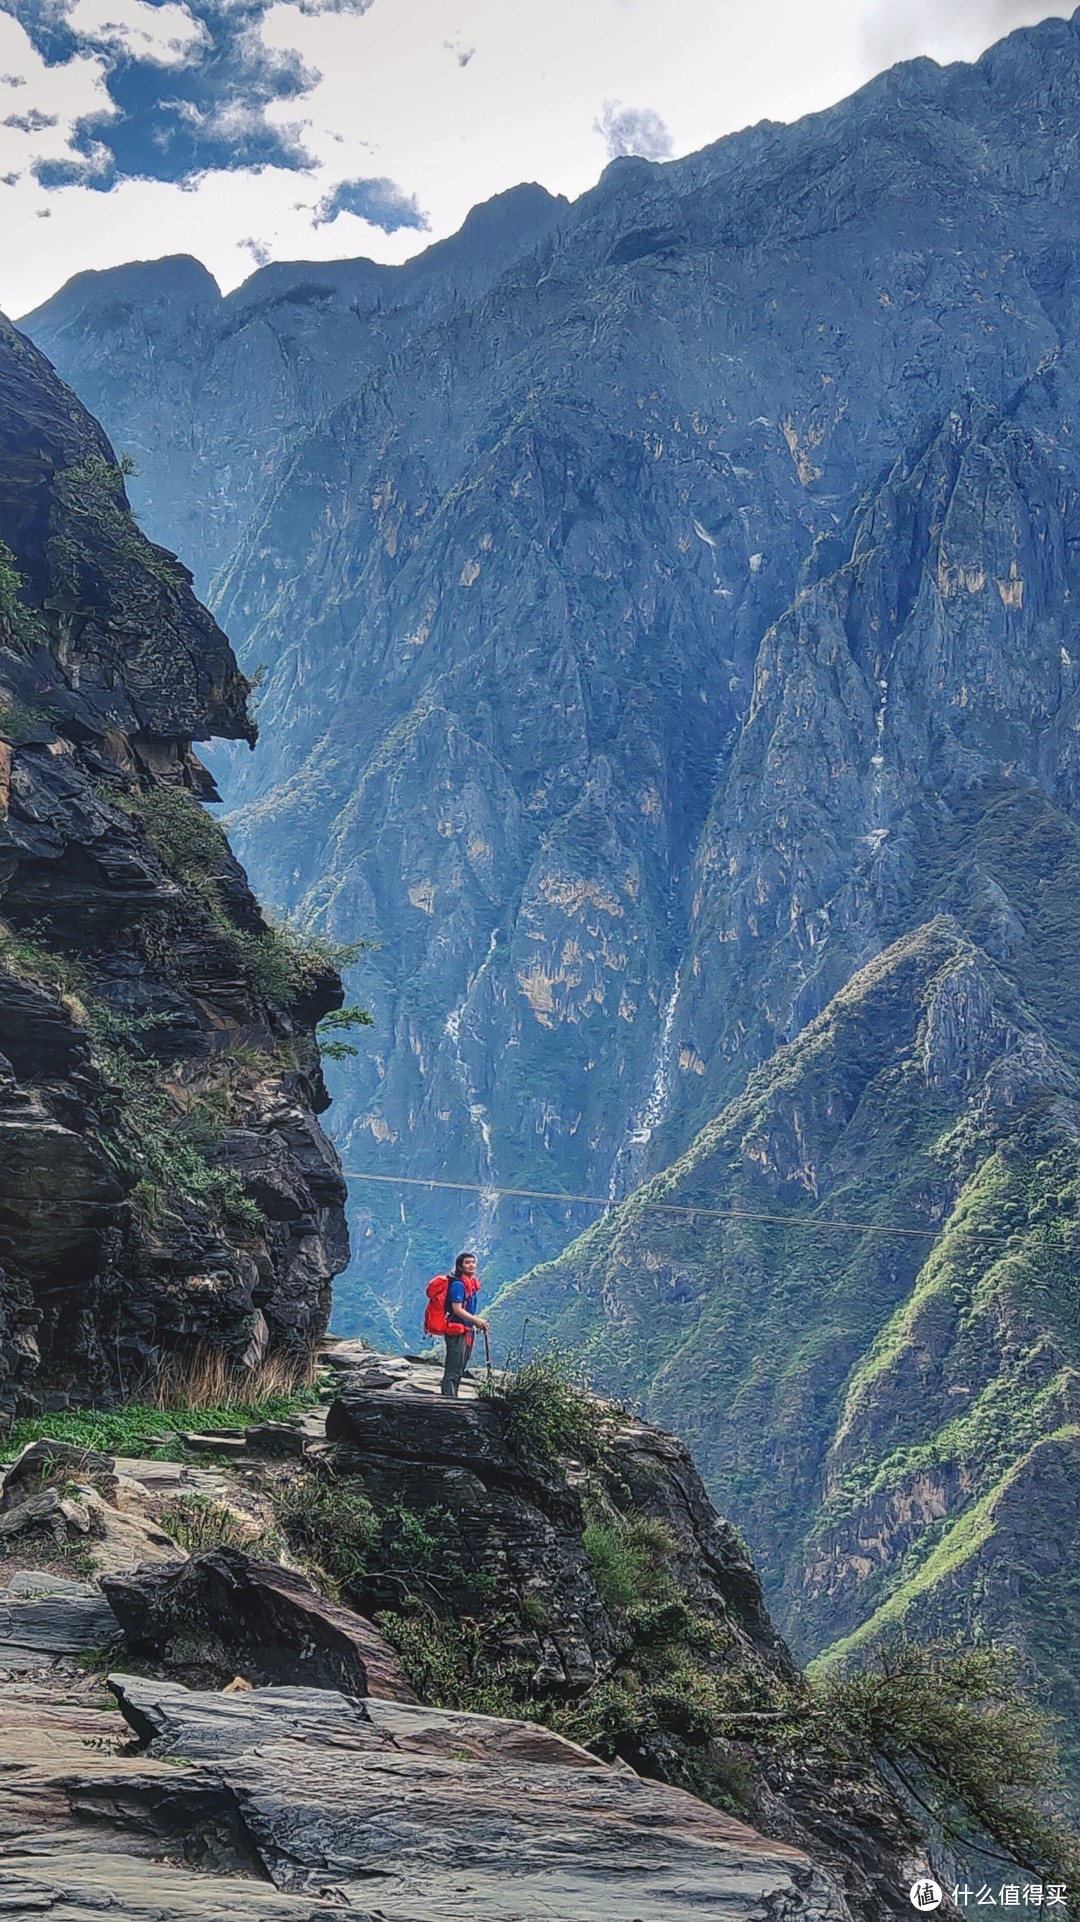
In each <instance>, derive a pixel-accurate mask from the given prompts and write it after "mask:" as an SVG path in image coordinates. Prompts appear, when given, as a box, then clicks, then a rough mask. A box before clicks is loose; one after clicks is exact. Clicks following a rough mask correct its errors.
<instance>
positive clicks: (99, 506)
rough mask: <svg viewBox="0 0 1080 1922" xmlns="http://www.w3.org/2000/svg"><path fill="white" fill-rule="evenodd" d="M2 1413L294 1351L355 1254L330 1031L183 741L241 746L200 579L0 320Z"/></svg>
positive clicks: (223, 646)
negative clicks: (327, 1042)
mask: <svg viewBox="0 0 1080 1922" xmlns="http://www.w3.org/2000/svg"><path fill="white" fill-rule="evenodd" d="M0 425H2V429H3V436H2V440H3V444H2V450H0V542H2V545H0V917H2V919H0V1186H2V1190H3V1194H2V1202H0V1413H2V1414H3V1415H5V1416H7V1417H8V1418H10V1416H11V1415H12V1414H13V1413H14V1412H15V1411H16V1410H19V1411H22V1412H30V1411H31V1410H32V1409H34V1408H35V1407H38V1406H40V1405H41V1400H42V1397H43V1396H48V1398H49V1405H50V1406H51V1407H62V1406H63V1405H64V1404H65V1401H66V1400H68V1399H72V1398H75V1399H81V1400H84V1401H87V1400H89V1401H99V1402H100V1401H102V1400H108V1399H109V1398H111V1397H116V1396H119V1395H124V1394H127V1395H131V1394H133V1393H134V1392H135V1391H136V1390H137V1389H139V1388H141V1387H145V1385H146V1384H147V1382H148V1380H152V1379H153V1378H154V1377H155V1375H157V1376H160V1375H161V1374H162V1373H163V1372H164V1371H166V1370H167V1369H168V1367H169V1366H170V1364H171V1365H173V1366H177V1367H180V1368H183V1367H184V1366H185V1365H188V1364H190V1363H191V1362H192V1360H193V1358H196V1357H197V1356H198V1355H199V1354H200V1353H202V1354H204V1355H205V1354H206V1353H207V1352H208V1351H209V1352H210V1353H211V1354H215V1353H216V1354H217V1355H218V1356H222V1355H223V1356H225V1357H226V1358H227V1359H228V1361H229V1362H230V1363H232V1364H235V1365H236V1366H238V1367H239V1366H241V1365H243V1364H244V1363H249V1364H250V1363H252V1362H255V1361H258V1360H260V1359H261V1358H262V1357H264V1356H265V1354H266V1353H267V1352H268V1351H269V1350H272V1349H273V1350H279V1351H282V1350H283V1351H288V1352H290V1353H292V1354H293V1355H294V1356H295V1357H296V1358H297V1360H298V1361H299V1360H301V1359H302V1357H303V1356H304V1354H305V1353H306V1350H307V1348H308V1346H309V1344H310V1343H311V1342H313V1341H315V1340H317V1339H318V1337H319V1336H320V1335H321V1333H322V1331H323V1328H324V1327H325V1323H326V1317H327V1313H328V1309H329V1299H330V1285H331V1281H332V1278H333V1275H334V1274H335V1272H337V1270H338V1269H340V1268H341V1267H342V1266H343V1264H344V1262H345V1259H346V1254H347V1247H346V1239H345V1230H344V1219H343V1212H342V1200H343V1195H344V1189H343V1185H342V1182H341V1176H340V1172H339V1167H338V1163H337V1160H336V1157H335V1155H334V1153H333V1151H332V1149H331V1148H330V1146H329V1143H328V1142H327V1141H326V1139H325V1137H324V1136H323V1135H322V1133H321V1131H320V1130H319V1128H318V1125H317V1122H316V1120H315V1116H316V1114H317V1113H318V1112H319V1111H320V1110H321V1109H323V1108H324V1107H325V1106H326V1105H327V1096H326V1091H325V1088H324V1086H323V1082H322V1077H321V1073H320V1069H319V1060H318V1052H317V1048H316V1045H315V1042H314V1035H313V1029H314V1025H315V1023H316V1021H317V1020H318V1018H319V1017H320V1015H322V1014H324V1013H325V1012H327V1011H328V1010H330V1009H333V1008H336V1007H338V1006H339V1005H340V1003H341V1000H342V989H341V984H340V980H339V979H338V976H337V974H336V973H335V971H334V969H333V967H332V966H331V965H330V964H329V962H328V961H326V960H325V959H324V958H322V957H321V956H320V955H319V954H318V953H314V952H312V951H310V950H306V949H304V948H303V947H302V946H301V945H298V944H297V942H296V941H295V940H292V939H290V938H289V936H288V935H287V934H285V933H284V932H282V931H281V930H276V929H272V928H270V927H268V926H267V924H266V923H265V921H264V920H263V918H262V916H261V914H260V912H259V909H258V907H257V906H256V903H255V901H254V898H253V896H252V894H251V892H250V890H249V888H248V886H247V882H246V880H245V877H244V875H243V872H242V870H241V869H240V867H239V866H238V864H237V862H236V861H235V860H234V859H233V856H232V854H231V853H230V851H229V848H228V844H227V843H226V841H225V838H224V836H223V835H222V833H221V832H220V830H219V829H218V828H217V827H216V825H215V824H214V823H213V821H212V820H211V818H210V817H209V816H208V815H207V814H206V812H205V811H204V809H203V808H202V806H201V804H200V803H201V800H202V799H203V798H213V796H214V788H213V783H212V782H211V781H210V779H209V777H208V776H207V774H206V772H205V770H204V769H203V768H202V767H201V765H200V763H199V761H198V760H197V758H196V756H195V754H194V752H193V749H192V741H193V739H195V738H197V737H204V738H205V737H207V736H210V735H218V736H222V737H225V738H230V739H234V740H250V739H251V738H252V735H253V730H252V723H251V722H250V720H249V718H248V715H247V710H246V705H245V699H246V692H247V684H246V683H245V681H244V678H243V676H242V675H241V674H240V673H239V670H238V669H237V666H236V663H235V661H234V659H233V656H232V653H231V651H230V649H229V645H228V642H227V641H226V638H225V636H224V634H222V632H221V630H220V629H219V628H218V627H217V625H216V624H215V622H214V621H213V620H212V619H211V617H210V615H209V614H208V613H207V612H206V610H205V609H204V608H202V607H201V606H200V605H199V603H198V602H197V601H196V600H195V598H194V595H193V594H192V591H191V586H190V576H189V575H188V573H187V572H186V570H185V569H184V568H183V567H182V566H181V565H180V563H179V562H178V561H176V560H175V558H174V557H173V556H172V555H171V554H170V553H168V552H167V551H166V550H164V549H162V548H159V547H156V546H154V545H153V544H152V543H151V542H150V541H148V540H146V539H145V537H144V536H143V535H142V534H141V532H140V531H139V529H138V527H137V525H136V523H135V521H134V519H133V518H132V515H131V513H130V510H129V507H128V503H127V499H126V496H125V492H124V482H123V476H122V473H121V471H120V469H119V467H118V466H117V463H116V459H115V456H114V454H113V450H112V448H111V446H110V445H109V442H108V441H107V440H106V438H105V436H104V434H103V433H102V432H101V430H100V428H98V427H97V426H96V425H95V423H94V422H93V421H92V420H91V419H90V418H89V416H88V415H87V414H86V413H85V412H84V411H83V409H82V408H81V407H80V406H79V405H78V403H77V402H76V400H75V398H74V396H73V395H72V394H71V393H70V392H69V390H68V389H67V388H66V387H64V386H63V384H62V383H61V382H60V381H59V380H58V379H57V377H56V376H55V374H54V373H53V371H52V369H51V367H50V366H49V365H48V363H47V362H46V361H45V360H44V359H43V358H42V356H41V355H40V354H39V353H38V352H37V350H36V349H35V348H33V347H32V346H31V345H30V343H29V342H28V341H26V340H25V339H23V338H22V337H21V336H20V335H19V334H17V333H16V332H15V331H14V330H13V329H12V328H11V327H9V326H8V325H7V323H6V322H3V323H2V324H0Z"/></svg>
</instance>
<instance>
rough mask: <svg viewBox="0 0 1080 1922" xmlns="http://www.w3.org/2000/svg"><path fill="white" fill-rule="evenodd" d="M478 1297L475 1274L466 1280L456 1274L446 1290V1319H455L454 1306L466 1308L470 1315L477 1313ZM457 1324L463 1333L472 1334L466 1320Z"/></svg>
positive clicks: (477, 1282) (478, 1286)
mask: <svg viewBox="0 0 1080 1922" xmlns="http://www.w3.org/2000/svg"><path fill="white" fill-rule="evenodd" d="M479 1299H480V1283H479V1281H478V1279H477V1278H476V1276H475V1275H473V1276H472V1277H471V1278H470V1279H469V1280H466V1279H465V1278H464V1277H463V1276H458V1277H457V1278H456V1279H455V1280H452V1281H451V1283H450V1286H449V1288H448V1289H447V1291H446V1319H447V1321H455V1320H456V1319H457V1317H456V1316H455V1314H454V1309H455V1308H466V1309H467V1310H468V1312H469V1314H470V1315H475V1314H476V1313H477V1306H476V1304H477V1302H478V1301H479ZM459 1326H460V1328H461V1332H462V1334H463V1335H469V1336H472V1334H473V1332H474V1330H473V1329H472V1328H470V1327H469V1326H468V1324H467V1323H466V1322H461V1323H460V1324H459Z"/></svg>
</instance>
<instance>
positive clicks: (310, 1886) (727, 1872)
mask: <svg viewBox="0 0 1080 1922" xmlns="http://www.w3.org/2000/svg"><path fill="white" fill-rule="evenodd" d="M109 1686H110V1688H111V1689H112V1691H113V1694H114V1696H115V1698H116V1700H117V1701H118V1702H119V1705H120V1709H121V1711H122V1716H123V1718H124V1719H123V1720H121V1716H120V1715H117V1714H115V1713H114V1712H110V1709H109V1706H108V1704H107V1703H106V1702H105V1701H103V1700H102V1698H101V1697H100V1695H99V1694H98V1693H97V1684H94V1683H91V1682H90V1681H89V1680H88V1679H87V1678H86V1677H85V1676H84V1677H81V1678H79V1680H78V1681H77V1682H72V1683H69V1684H67V1685H66V1686H65V1685H64V1684H63V1683H61V1682H54V1683H52V1684H49V1683H43V1682H39V1683H37V1684H35V1685H33V1686H29V1685H22V1686H14V1687H10V1688H9V1689H7V1690H6V1691H5V1701H4V1711H5V1712H4V1717H3V1720H2V1722H0V1766H2V1767H3V1770H4V1780H5V1795H4V1801H3V1806H2V1807H0V1876H2V1877H3V1888H4V1904H5V1914H9V1913H10V1914H11V1915H13V1916H21V1915H24V1914H25V1915H27V1916H30V1915H39V1914H42V1913H47V1914H48V1915H50V1916H53V1917H56V1918H59V1919H60V1922H92V1918H94V1917H96V1916H97V1915H100V1914H101V1913H102V1911H103V1910H104V1911H106V1912H107V1911H109V1910H115V1911H116V1912H117V1913H119V1914H122V1915H123V1916H124V1917H125V1918H131V1922H157V1918H159V1917H161V1916H163V1915H167V1916H169V1917H170V1918H176V1922H220V1918H221V1917H222V1916H223V1915H229V1916H235V1917H237V1918H238V1919H239V1922H275V1919H276V1918H280V1922H322V1918H323V1917H329V1916H332V1915H340V1914H341V1913H342V1909H343V1908H345V1909H347V1911H348V1913H349V1914H350V1915H354V1914H355V1915H356V1916H358V1917H359V1918H361V1922H375V1918H378V1922H443V1918H446V1917H461V1918H465V1917H477V1918H479V1922H601V1919H602V1918H603V1922H609V1919H610V1922H635V1918H639V1917H642V1916H646V1915H647V1916H648V1917H649V1918H650V1922H684V1918H685V1919H686V1922H690V1918H691V1917H698V1916H701V1915H702V1914H707V1915H708V1916H709V1917H710V1919H711V1918H716V1922H752V1918H756V1917H760V1916H762V1915H769V1916H773V1917H782V1918H784V1922H811V1918H815V1919H817V1922H849V1918H850V1911H849V1909H848V1907H847V1905H846V1904H845V1902H844V1899H843V1897H842V1895H841V1894H840V1892H839V1890H838V1888H837V1886H836V1884H835V1883H834V1882H833V1881H832V1880H831V1879H830V1877H829V1876H828V1875H827V1874H825V1873H823V1872H822V1871H821V1870H820V1868H818V1867H817V1866H815V1864H814V1862H813V1861H812V1860H811V1859H810V1858H809V1857H808V1856H807V1855H805V1854H804V1853H803V1852H802V1851H800V1850H799V1849H797V1848H791V1847H787V1846H785V1845H783V1844H780V1843H776V1842H770V1841H768V1840H766V1839H765V1838H764V1837H763V1836H761V1835H760V1834H758V1833H756V1832H755V1831H754V1830H753V1829H752V1828H749V1827H747V1826H746V1825H745V1824H743V1823H741V1822H736V1821H733V1820H732V1819H731V1818H730V1817H728V1816H725V1815H722V1814H720V1813H719V1812H718V1811H717V1810H715V1809H711V1808H708V1807H706V1806H705V1805H704V1804H703V1803H701V1802H698V1801H696V1800H695V1799H694V1797H693V1796H690V1795H686V1794H683V1793H681V1792H680V1791H678V1790H675V1789H670V1788H665V1787H663V1786H661V1785H659V1784H657V1783H651V1782H644V1781H641V1780H640V1779H639V1778H637V1777H636V1776H635V1775H634V1774H633V1773H632V1772H630V1771H628V1770H625V1769H612V1768H608V1767H606V1766H605V1765H604V1764H603V1763H601V1762H599V1761H598V1760H597V1759H596V1757H595V1756H592V1755H588V1754H586V1753H585V1752H584V1751H583V1750H581V1749H578V1748H576V1747H575V1746H574V1744H573V1743H570V1742H566V1741H563V1740H562V1739H561V1738H559V1737H558V1736H555V1735H553V1734H551V1733H550V1732H549V1731H547V1730H545V1729H540V1728H536V1727H529V1726H527V1725H525V1724H522V1723H519V1722H513V1721H507V1720H504V1719H502V1718H499V1717H494V1716H473V1715H465V1714H446V1713H441V1712H440V1711H438V1710H431V1709H427V1708H423V1707H420V1706H419V1705H409V1704H405V1703H401V1702H387V1701H380V1700H376V1699H374V1698H371V1699H367V1700H363V1701H361V1700H357V1699H356V1698H354V1697H350V1696H346V1695H343V1694H341V1693H339V1692H336V1691H334V1690H329V1689H317V1688H303V1687H288V1688H266V1689H255V1690H248V1691H245V1692H242V1693H237V1694H222V1693H218V1692H214V1691H206V1690H198V1689H187V1688H183V1687H180V1686H178V1685H177V1684H174V1683H167V1682H162V1681H160V1680H155V1679H152V1678H148V1677H142V1676H131V1675H125V1674H118V1675H114V1676H112V1677H111V1678H110V1683H109ZM132 1733H134V1735H135V1737H136V1738H137V1740H138V1742H139V1743H140V1744H141V1745H142V1752H140V1753H138V1754H134V1753H132V1742H131V1735H132Z"/></svg>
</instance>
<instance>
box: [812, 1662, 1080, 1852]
mask: <svg viewBox="0 0 1080 1922" xmlns="http://www.w3.org/2000/svg"><path fill="white" fill-rule="evenodd" d="M1017 1670H1018V1664H1017V1658H1016V1656H1015V1654H1014V1652H1013V1651H1011V1650H1007V1649H1002V1648H1000V1647H997V1646H988V1647H978V1648H966V1647H964V1646H962V1645H961V1644H960V1643H959V1642H957V1641H954V1640H945V1639H941V1640H935V1641H931V1642H928V1643H925V1644H922V1643H918V1642H915V1641H913V1640H911V1639H909V1638H907V1637H905V1636H900V1637H898V1638H897V1639H896V1640H895V1641H893V1642H890V1643H888V1644H887V1645H885V1646H883V1647H881V1648H879V1649H878V1650H877V1651H876V1652H875V1654H874V1656H873V1658H872V1660H871V1661H870V1662H869V1664H868V1665H867V1666H866V1667H865V1668H862V1669H859V1670H856V1671H855V1672H853V1673H847V1674H841V1675H839V1676H829V1677H827V1678H825V1679H824V1680H821V1681H817V1682H815V1683H813V1684H812V1694H811V1706H812V1721H811V1724H810V1726H814V1725H815V1724H816V1728H817V1733H818V1736H819V1739H820V1740H821V1741H822V1743H823V1744H824V1746H826V1748H828V1749H830V1750H831V1751H832V1752H833V1753H834V1754H835V1755H836V1756H837V1757H838V1758H843V1759H845V1760H851V1759H852V1758H857V1759H866V1760H870V1759H871V1758H874V1757H878V1756H880V1757H883V1758H884V1759H885V1760H886V1761H887V1762H888V1763H889V1764H890V1765H891V1767H892V1768H894V1769H895V1770H896V1772H897V1774H898V1775H899V1776H900V1777H901V1779H902V1780H903V1781H904V1782H905V1784H906V1785H907V1787H908V1788H909V1790H910V1791H911V1792H912V1794H913V1795H914V1796H915V1797H916V1799H917V1800H918V1801H920V1802H922V1803H923V1804H924V1805H925V1804H927V1803H930V1804H931V1805H932V1812H933V1815H934V1817H935V1819H936V1820H937V1821H938V1822H939V1823H940V1824H941V1826H942V1827H943V1829H944V1830H945V1832H946V1834H948V1835H950V1836H952V1837H954V1838H955V1839H956V1840H957V1841H961V1842H962V1841H963V1840H965V1839H966V1836H967V1835H969V1834H971V1833H972V1832H974V1834H975V1836H976V1837H977V1836H978V1835H979V1834H980V1833H981V1834H983V1835H987V1836H989V1837H990V1839H991V1840H992V1841H993V1842H995V1843H996V1844H997V1845H998V1847H999V1848H1001V1849H1002V1850H1003V1851H1004V1852H1005V1854H1006V1855H1008V1856H1009V1857H1010V1858H1011V1859H1013V1860H1015V1861H1016V1862H1018V1863H1020V1864H1021V1866H1023V1867H1024V1868H1026V1869H1028V1870H1030V1871H1031V1872H1032V1873H1036V1874H1053V1875H1055V1877H1056V1876H1057V1875H1060V1877H1061V1879H1062V1880H1063V1881H1066V1882H1068V1883H1069V1884H1070V1885H1071V1886H1072V1887H1073V1888H1075V1887H1076V1885H1077V1882H1078V1881H1080V1845H1078V1844H1077V1841H1076V1839H1075V1838H1074V1837H1071V1836H1070V1835H1069V1834H1068V1832H1067V1830H1066V1829H1065V1828H1064V1827H1063V1825H1062V1824H1061V1823H1060V1822H1058V1821H1057V1820H1056V1819H1055V1818H1053V1817H1052V1816H1051V1815H1049V1814H1048V1813H1047V1812H1046V1811H1045V1809H1044V1808H1043V1806H1042V1805H1041V1804H1042V1802H1043V1801H1044V1800H1045V1798H1046V1796H1047V1795H1048V1794H1049V1793H1050V1792H1052V1791H1054V1790H1056V1789H1057V1788H1058V1787H1059V1782H1058V1765H1057V1744H1056V1742H1055V1740H1054V1738H1053V1734H1052V1731H1051V1727H1050V1724H1049V1722H1048V1720H1047V1718H1046V1716H1045V1715H1044V1714H1043V1713H1042V1712H1041V1711H1040V1710H1039V1709H1038V1708H1036V1707H1035V1706H1034V1705H1033V1704H1032V1703H1030V1702H1028V1701H1026V1700H1025V1699H1024V1697H1023V1695H1022V1693H1021V1690H1020V1687H1019V1683H1018V1673H1017Z"/></svg>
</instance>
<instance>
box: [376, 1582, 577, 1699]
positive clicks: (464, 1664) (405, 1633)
mask: <svg viewBox="0 0 1080 1922" xmlns="http://www.w3.org/2000/svg"><path fill="white" fill-rule="evenodd" d="M406 1607H407V1609H408V1612H406V1610H405V1609H402V1610H397V1609H384V1610H382V1611H381V1612H380V1613H379V1614H378V1615H377V1616H376V1618H375V1619H376V1621H377V1622H378V1625H379V1627H380V1629H381V1630H382V1632H383V1634H384V1635H385V1636H386V1639H387V1641H388V1642H389V1643H390V1645H391V1647H392V1648H394V1649H396V1650H397V1653H398V1654H399V1655H400V1657H401V1661H402V1665H403V1667H404V1669H405V1673H406V1675H407V1676H408V1678H409V1680H410V1682H411V1683H412V1685H413V1687H414V1689H415V1690H416V1692H417V1694H418V1695H419V1697H420V1699H421V1701H422V1702H430V1703H432V1705H433V1706H434V1707H436V1708H456V1709H465V1710H468V1712H469V1713H470V1714H472V1715H504V1716H509V1717H513V1718H517V1719H521V1718H524V1719H525V1720H526V1721H542V1720H544V1719H546V1717H545V1712H544V1710H543V1709H542V1708H540V1707H539V1706H538V1705H537V1704H536V1703H535V1702H533V1701H531V1700H530V1689H531V1684H530V1679H529V1677H530V1669H529V1664H528V1663H526V1662H519V1661H515V1660H512V1659H507V1658H499V1657H498V1656H493V1655H492V1654H491V1651H490V1648H489V1646H488V1642H487V1636H488V1635H489V1634H497V1633H498V1632H499V1631H500V1630H505V1629H509V1628H511V1627H512V1623H511V1622H510V1620H509V1618H507V1617H500V1618H496V1619H495V1620H494V1621H492V1622H490V1623H489V1624H488V1625H487V1630H486V1631H485V1629H484V1627H483V1626H482V1625H481V1624H480V1623H479V1622H475V1621H473V1620H471V1619H470V1618H469V1617H466V1616H463V1617H459V1618H458V1619H456V1620H455V1621H453V1622H446V1621H440V1620H439V1619H438V1618H437V1617H436V1616H435V1615H434V1614H432V1613H431V1612H430V1611H429V1610H428V1609H426V1608H424V1607H422V1606H421V1605H420V1604H419V1603H418V1602H417V1601H416V1599H415V1597H409V1598H408V1603H407V1605H406Z"/></svg>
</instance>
